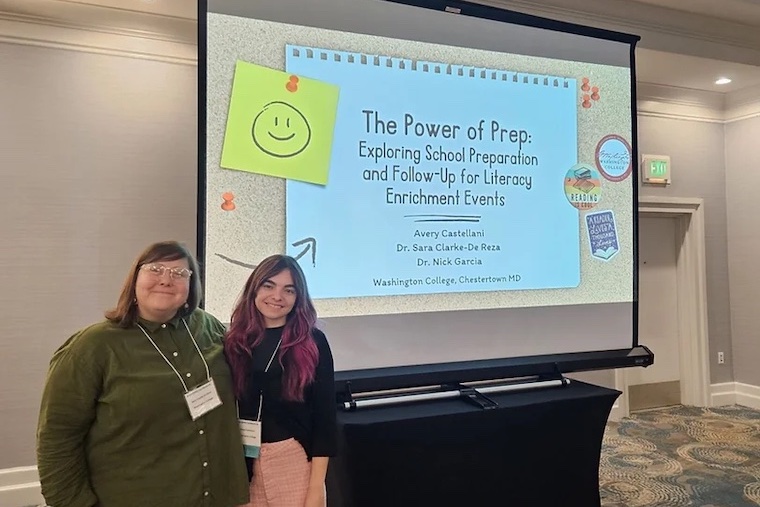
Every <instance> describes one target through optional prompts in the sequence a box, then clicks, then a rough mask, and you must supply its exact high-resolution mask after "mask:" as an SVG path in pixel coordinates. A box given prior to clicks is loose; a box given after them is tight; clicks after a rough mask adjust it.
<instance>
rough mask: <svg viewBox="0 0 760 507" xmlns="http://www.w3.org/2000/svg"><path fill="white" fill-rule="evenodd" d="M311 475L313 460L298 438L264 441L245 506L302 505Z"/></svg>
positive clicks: (255, 464) (254, 463)
mask: <svg viewBox="0 0 760 507" xmlns="http://www.w3.org/2000/svg"><path fill="white" fill-rule="evenodd" d="M310 476H311V462H310V461H309V460H308V458H307V457H306V452H305V451H304V450H303V447H301V444H299V443H298V441H297V440H295V439H294V438H290V439H288V440H283V441H281V442H273V443H265V444H262V446H261V452H260V454H259V457H258V458H257V459H255V460H253V479H251V490H250V491H251V501H250V503H248V504H246V505H245V506H244V507H303V504H304V502H305V501H306V492H307V490H308V488H309V478H310Z"/></svg>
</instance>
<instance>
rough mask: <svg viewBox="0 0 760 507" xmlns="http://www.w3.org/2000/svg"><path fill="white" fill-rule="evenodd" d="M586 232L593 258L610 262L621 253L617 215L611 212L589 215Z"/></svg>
mask: <svg viewBox="0 0 760 507" xmlns="http://www.w3.org/2000/svg"><path fill="white" fill-rule="evenodd" d="M586 232H587V233H588V245H589V249H590V250H591V256H592V257H595V258H597V259H601V260H603V261H609V260H610V259H612V258H613V257H615V255H617V253H618V252H619V251H620V245H619V243H618V234H617V227H616V226H615V214H614V213H613V212H612V211H611V210H610V211H597V212H596V213H588V214H587V215H586Z"/></svg>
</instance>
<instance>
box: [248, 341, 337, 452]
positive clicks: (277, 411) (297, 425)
mask: <svg viewBox="0 0 760 507" xmlns="http://www.w3.org/2000/svg"><path fill="white" fill-rule="evenodd" d="M282 330H283V328H282V327H277V328H270V329H267V330H266V332H265V335H264V339H263V340H262V342H261V343H260V344H259V345H258V346H257V347H256V348H254V349H253V356H252V359H251V363H250V368H249V377H248V385H247V387H246V391H245V395H244V396H243V399H241V400H240V418H241V419H249V420H255V419H256V415H257V413H258V409H259V394H260V393H261V394H263V400H264V401H263V406H262V410H261V440H262V442H278V441H280V440H286V439H288V438H291V437H293V438H295V439H296V440H297V441H298V442H299V443H300V444H301V445H302V446H303V448H304V450H305V451H306V455H307V456H308V458H309V460H311V458H312V457H314V456H335V454H336V453H337V445H338V444H337V424H336V412H337V405H336V403H337V401H336V399H335V381H334V377H335V374H334V366H333V358H332V353H331V352H330V346H329V345H328V343H327V338H326V337H325V335H324V333H322V331H320V330H319V329H313V330H312V338H313V339H314V341H315V342H316V344H317V351H318V352H319V361H318V363H317V370H316V374H315V378H314V382H312V383H311V384H310V385H308V386H306V388H305V390H304V401H302V402H294V401H286V400H284V399H283V398H282V374H283V372H282V365H281V364H280V361H279V357H278V356H279V353H278V356H276V357H275V358H274V361H272V364H271V366H270V367H269V371H268V372H267V373H264V369H265V368H266V366H267V363H268V362H269V359H270V358H271V357H272V354H273V353H274V350H275V347H277V342H278V341H279V340H280V337H281V336H282ZM248 461H249V465H250V460H248Z"/></svg>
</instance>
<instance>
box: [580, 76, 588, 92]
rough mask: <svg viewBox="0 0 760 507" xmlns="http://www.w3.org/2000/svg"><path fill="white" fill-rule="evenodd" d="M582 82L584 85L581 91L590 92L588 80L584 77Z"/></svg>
mask: <svg viewBox="0 0 760 507" xmlns="http://www.w3.org/2000/svg"><path fill="white" fill-rule="evenodd" d="M581 81H582V82H583V84H582V85H581V90H583V91H584V92H587V91H589V85H588V78H587V77H584V78H583V79H582V80H581Z"/></svg>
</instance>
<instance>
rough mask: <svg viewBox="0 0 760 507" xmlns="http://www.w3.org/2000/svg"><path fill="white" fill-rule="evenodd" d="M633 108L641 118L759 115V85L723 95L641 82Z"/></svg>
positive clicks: (716, 119) (715, 119)
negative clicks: (634, 107)
mask: <svg viewBox="0 0 760 507" xmlns="http://www.w3.org/2000/svg"><path fill="white" fill-rule="evenodd" d="M636 109H637V112H638V115H639V116H644V117H647V116H648V117H654V118H670V119H677V120H686V121H699V122H707V123H731V122H735V121H741V120H746V119H749V118H755V117H757V116H760V85H759V86H754V87H750V88H745V89H742V90H737V91H735V92H731V93H727V94H723V93H718V92H708V91H702V90H692V89H689V88H679V87H676V86H665V85H659V84H652V83H641V82H640V83H637V85H636Z"/></svg>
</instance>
